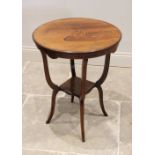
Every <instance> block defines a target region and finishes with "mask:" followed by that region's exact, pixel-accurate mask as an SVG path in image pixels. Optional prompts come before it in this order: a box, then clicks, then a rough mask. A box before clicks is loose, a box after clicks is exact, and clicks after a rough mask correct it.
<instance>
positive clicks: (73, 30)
mask: <svg viewBox="0 0 155 155" xmlns="http://www.w3.org/2000/svg"><path fill="white" fill-rule="evenodd" d="M120 39H121V32H120V30H119V29H118V28H117V27H115V26H114V25H112V24H110V23H107V22H104V21H101V20H97V19H89V18H65V19H58V20H54V21H51V22H48V23H46V24H43V25H41V26H39V27H38V28H37V29H36V30H35V31H34V32H33V40H34V42H35V43H36V45H37V46H38V47H39V48H40V49H44V50H48V54H50V53H51V54H52V53H58V54H59V55H60V57H61V54H62V57H64V55H65V54H68V55H69V54H70V55H71V54H73V55H83V54H84V55H88V57H94V56H95V55H94V54H95V52H96V53H98V54H99V55H103V54H106V53H105V52H106V50H107V49H110V48H112V47H113V48H114V47H116V46H117V45H118V43H119V41H120ZM115 50H116V48H115V49H114V50H112V51H110V52H115ZM89 54H90V55H93V56H89Z"/></svg>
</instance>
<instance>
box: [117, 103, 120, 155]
mask: <svg viewBox="0 0 155 155" xmlns="http://www.w3.org/2000/svg"><path fill="white" fill-rule="evenodd" d="M119 105H120V106H119V119H118V134H117V135H118V150H117V151H118V152H117V155H120V122H121V102H120V104H119Z"/></svg>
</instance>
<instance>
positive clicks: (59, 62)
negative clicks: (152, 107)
mask: <svg viewBox="0 0 155 155" xmlns="http://www.w3.org/2000/svg"><path fill="white" fill-rule="evenodd" d="M29 62H30V61H29ZM31 62H32V63H42V61H31ZM48 63H49V64H52V63H56V64H66V65H67V64H69V62H61V61H59V60H58V61H57V62H50V61H49V62H48ZM75 65H79V66H81V64H80V63H77V62H75ZM88 66H94V67H102V66H104V64H103V65H95V64H90V63H88ZM109 67H110V68H128V69H130V68H132V66H131V67H121V66H109Z"/></svg>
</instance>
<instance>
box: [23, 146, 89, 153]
mask: <svg viewBox="0 0 155 155" xmlns="http://www.w3.org/2000/svg"><path fill="white" fill-rule="evenodd" d="M23 150H28V151H42V152H51V153H62V154H64V155H65V154H66V155H67V153H71V154H75V155H88V154H81V153H75V152H64V151H54V150H48V149H33V148H23Z"/></svg>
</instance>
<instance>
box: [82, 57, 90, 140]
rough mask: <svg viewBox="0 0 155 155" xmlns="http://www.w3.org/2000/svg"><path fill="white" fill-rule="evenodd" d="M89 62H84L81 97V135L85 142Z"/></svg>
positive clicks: (86, 60) (84, 60) (85, 60)
mask: <svg viewBox="0 0 155 155" xmlns="http://www.w3.org/2000/svg"><path fill="white" fill-rule="evenodd" d="M87 62H88V59H83V61H82V80H81V96H80V122H81V134H82V141H83V142H85V131H84V99H85V84H86V74H87Z"/></svg>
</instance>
